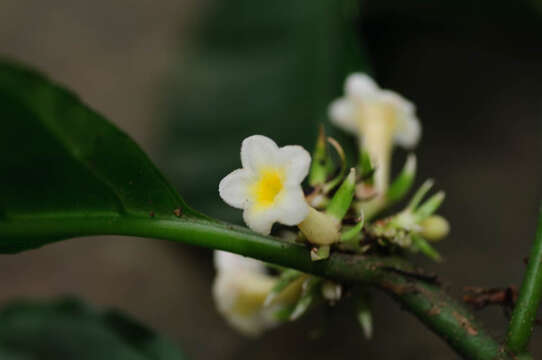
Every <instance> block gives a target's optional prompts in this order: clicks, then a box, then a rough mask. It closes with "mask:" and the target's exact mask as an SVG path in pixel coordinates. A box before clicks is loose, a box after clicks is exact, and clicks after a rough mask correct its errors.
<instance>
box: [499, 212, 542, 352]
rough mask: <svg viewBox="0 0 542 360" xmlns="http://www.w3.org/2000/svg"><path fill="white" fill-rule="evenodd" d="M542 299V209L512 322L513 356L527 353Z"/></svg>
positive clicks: (510, 340)
mask: <svg viewBox="0 0 542 360" xmlns="http://www.w3.org/2000/svg"><path fill="white" fill-rule="evenodd" d="M541 299H542V208H541V209H540V215H539V218H538V228H537V232H536V238H535V241H534V244H533V248H532V249H531V254H530V256H529V263H528V265H527V271H526V272H525V277H524V278H523V284H522V285H521V289H520V291H519V297H518V301H517V303H516V306H515V308H514V312H513V314H512V319H511V320H510V326H509V328H508V338H507V341H506V346H507V348H508V350H509V351H510V352H511V353H513V354H521V353H523V352H525V351H526V349H527V345H528V344H529V338H530V337H531V334H532V331H533V326H534V322H535V319H536V312H537V310H538V307H539V305H540V300H541Z"/></svg>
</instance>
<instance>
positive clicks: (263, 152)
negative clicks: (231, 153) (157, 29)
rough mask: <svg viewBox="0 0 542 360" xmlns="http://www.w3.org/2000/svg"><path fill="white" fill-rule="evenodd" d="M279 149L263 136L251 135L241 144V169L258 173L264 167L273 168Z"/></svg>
mask: <svg viewBox="0 0 542 360" xmlns="http://www.w3.org/2000/svg"><path fill="white" fill-rule="evenodd" d="M278 149H279V147H278V146H277V144H276V143H275V142H274V141H273V140H271V139H270V138H268V137H267V136H263V135H252V136H250V137H248V138H246V139H245V140H243V143H242V144H241V164H242V165H243V168H245V169H250V170H252V171H254V172H258V170H260V169H261V168H262V167H264V166H274V165H275V163H276V156H277V152H278Z"/></svg>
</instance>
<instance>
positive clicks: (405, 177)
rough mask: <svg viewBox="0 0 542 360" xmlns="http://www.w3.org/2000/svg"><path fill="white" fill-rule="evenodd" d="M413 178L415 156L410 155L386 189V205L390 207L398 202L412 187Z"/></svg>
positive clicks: (414, 173)
mask: <svg viewBox="0 0 542 360" xmlns="http://www.w3.org/2000/svg"><path fill="white" fill-rule="evenodd" d="M415 178H416V156H415V155H414V154H410V155H409V156H408V157H407V160H406V162H405V165H404V166H403V169H402V170H401V172H400V173H399V175H397V177H396V178H395V180H394V181H393V182H392V183H391V185H390V187H389V188H388V191H387V193H386V205H387V206H390V205H392V204H395V203H397V202H398V201H400V200H401V199H402V198H403V197H404V196H405V195H406V194H407V193H408V191H409V190H410V188H411V187H412V184H413V183H414V179H415Z"/></svg>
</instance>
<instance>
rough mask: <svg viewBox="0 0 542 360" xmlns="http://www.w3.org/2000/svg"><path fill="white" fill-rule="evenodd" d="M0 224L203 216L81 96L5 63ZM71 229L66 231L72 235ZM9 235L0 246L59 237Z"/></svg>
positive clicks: (11, 248) (0, 101) (0, 82)
mask: <svg viewBox="0 0 542 360" xmlns="http://www.w3.org/2000/svg"><path fill="white" fill-rule="evenodd" d="M0 118H1V119H2V121H3V129H2V131H1V132H0V225H1V224H2V223H9V224H14V223H17V222H18V221H19V220H26V221H32V220H33V219H76V218H78V219H89V218H101V219H107V220H110V221H112V220H114V219H116V218H119V217H130V218H150V217H153V216H155V217H159V218H165V219H172V218H175V217H176V215H175V214H174V211H175V210H176V209H180V211H181V212H182V214H183V216H190V217H198V218H201V217H202V216H201V215H199V214H198V213H197V212H195V211H193V210H192V209H190V208H189V207H188V206H187V205H186V204H185V202H184V201H183V200H182V199H181V198H180V197H179V195H178V194H177V193H176V191H175V190H174V189H173V188H172V187H171V186H170V185H169V184H168V183H167V182H166V181H165V180H164V178H163V177H162V175H161V174H160V173H159V172H158V170H157V169H156V168H155V167H154V165H153V164H152V163H151V161H150V160H149V159H148V158H147V156H146V155H145V154H144V153H143V152H142V151H141V149H140V148H139V147H138V146H137V145H136V144H135V143H134V142H133V141H132V140H131V139H130V138H129V137H128V136H127V135H126V134H124V133H123V132H121V131H120V130H118V129H117V128H116V127H114V126H113V125H112V124H110V123H109V122H108V121H107V120H105V119H104V118H103V117H102V116H100V115H99V114H97V113H95V112H94V111H92V110H89V109H88V108H87V107H86V106H85V105H84V104H83V103H82V102H81V101H80V100H79V99H78V98H77V97H76V96H74V95H73V94H71V93H70V92H68V91H66V90H64V89H62V88H60V87H58V86H56V85H54V84H52V83H51V82H49V81H47V80H46V79H45V78H43V77H42V76H41V75H39V74H37V73H35V72H33V71H30V70H28V69H25V68H23V67H22V66H19V65H15V64H13V63H8V62H5V61H3V62H0ZM69 236H70V234H69V233H63V234H60V237H69ZM57 239H58V236H52V237H51V236H49V237H43V236H40V235H39V234H34V235H31V234H29V235H24V234H19V236H17V237H15V236H14V235H11V236H10V237H9V238H7V236H6V235H4V236H3V235H2V233H1V232H0V252H15V251H20V250H24V249H27V248H32V247H35V246H39V245H42V244H43V243H46V242H49V241H53V240H57Z"/></svg>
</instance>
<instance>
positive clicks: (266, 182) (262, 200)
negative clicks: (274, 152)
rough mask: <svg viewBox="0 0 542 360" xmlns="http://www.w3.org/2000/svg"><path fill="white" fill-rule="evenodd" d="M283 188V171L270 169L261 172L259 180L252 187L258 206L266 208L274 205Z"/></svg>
mask: <svg viewBox="0 0 542 360" xmlns="http://www.w3.org/2000/svg"><path fill="white" fill-rule="evenodd" d="M283 187H284V175H283V172H282V171H281V170H278V169H270V168H266V169H263V170H261V171H260V176H259V178H258V180H257V181H256V182H255V183H254V184H253V185H252V187H251V193H252V195H253V197H254V199H255V200H256V206H257V207H260V208H262V207H263V208H265V207H269V206H271V205H273V203H274V202H275V199H276V197H277V195H278V194H279V193H280V192H281V191H282V188H283Z"/></svg>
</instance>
